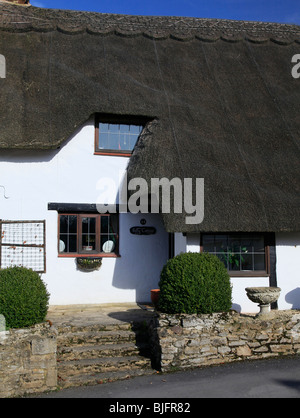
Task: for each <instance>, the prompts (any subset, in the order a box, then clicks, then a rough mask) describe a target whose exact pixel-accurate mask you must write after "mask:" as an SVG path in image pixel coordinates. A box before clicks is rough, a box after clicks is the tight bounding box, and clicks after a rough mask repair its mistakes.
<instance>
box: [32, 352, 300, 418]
mask: <svg viewBox="0 0 300 418" xmlns="http://www.w3.org/2000/svg"><path fill="white" fill-rule="evenodd" d="M36 397H37V398H38V397H42V398H102V399H104V398H110V399H119V402H120V399H130V403H131V404H132V403H134V402H133V399H141V398H143V399H144V402H146V399H147V398H148V401H147V405H148V406H149V402H150V407H151V400H150V399H151V398H152V399H153V402H158V401H157V400H158V399H160V401H159V402H162V400H163V401H164V402H167V400H168V399H169V398H173V399H176V400H177V402H179V401H180V399H188V398H300V356H295V357H288V358H276V359H269V360H256V361H252V362H248V361H246V362H237V363H231V364H226V365H221V366H213V367H207V368H198V369H195V370H192V371H185V372H177V373H170V374H168V373H166V374H156V375H154V376H141V377H136V378H133V379H130V380H125V381H118V382H113V383H106V384H102V385H97V386H85V387H79V388H70V389H65V390H62V391H59V392H54V393H49V394H44V395H39V396H38V395H37V396H36ZM149 398H150V399H149ZM124 402H125V401H124ZM127 402H128V401H127ZM136 403H138V401H137V402H136ZM139 403H140V404H141V403H142V402H141V401H140V402H139ZM115 404H116V401H115V402H113V401H109V402H108V403H107V402H106V407H109V405H115ZM192 405H193V404H192ZM145 410H146V409H145ZM191 412H193V411H191Z"/></svg>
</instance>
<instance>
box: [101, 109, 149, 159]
mask: <svg viewBox="0 0 300 418" xmlns="http://www.w3.org/2000/svg"><path fill="white" fill-rule="evenodd" d="M149 120H150V119H149V118H146V117H143V116H139V117H137V116H117V115H107V114H96V116H95V147H94V149H95V151H94V155H110V156H114V157H131V155H132V153H133V150H132V151H130V150H114V149H100V148H99V143H98V141H99V124H100V123H109V124H120V125H138V126H142V127H143V129H144V128H145V125H146V123H147V122H149ZM143 129H142V132H143ZM140 135H141V134H140Z"/></svg>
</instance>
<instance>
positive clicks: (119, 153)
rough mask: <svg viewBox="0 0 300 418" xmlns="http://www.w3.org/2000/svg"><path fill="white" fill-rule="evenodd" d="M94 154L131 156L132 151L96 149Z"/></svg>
mask: <svg viewBox="0 0 300 418" xmlns="http://www.w3.org/2000/svg"><path fill="white" fill-rule="evenodd" d="M94 155H106V156H111V157H131V156H132V152H129V153H125V152H112V151H95V152H94Z"/></svg>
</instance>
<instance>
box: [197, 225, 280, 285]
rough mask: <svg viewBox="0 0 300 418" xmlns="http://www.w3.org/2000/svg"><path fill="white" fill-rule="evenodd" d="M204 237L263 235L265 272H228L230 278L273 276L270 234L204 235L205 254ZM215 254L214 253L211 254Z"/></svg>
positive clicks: (234, 233)
mask: <svg viewBox="0 0 300 418" xmlns="http://www.w3.org/2000/svg"><path fill="white" fill-rule="evenodd" d="M204 235H240V236H243V235H261V236H263V237H264V244H265V245H264V247H265V266H266V269H265V270H244V271H243V270H229V269H228V270H227V271H228V273H229V275H230V277H233V278H234V277H270V275H271V263H270V248H271V245H272V237H271V235H270V234H268V233H264V232H257V233H246V232H245V233H243V232H209V233H202V234H201V235H200V252H203V236H204ZM211 254H213V253H211Z"/></svg>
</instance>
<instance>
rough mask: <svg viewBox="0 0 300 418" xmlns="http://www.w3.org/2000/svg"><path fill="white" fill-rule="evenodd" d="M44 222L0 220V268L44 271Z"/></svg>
mask: <svg viewBox="0 0 300 418" xmlns="http://www.w3.org/2000/svg"><path fill="white" fill-rule="evenodd" d="M45 242H46V222H45V221H2V220H0V268H7V267H11V266H22V267H27V268H30V269H32V270H34V271H36V272H38V273H45V272H46V244H45Z"/></svg>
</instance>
